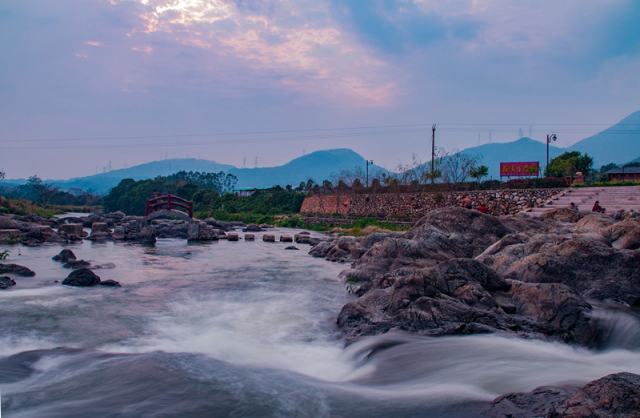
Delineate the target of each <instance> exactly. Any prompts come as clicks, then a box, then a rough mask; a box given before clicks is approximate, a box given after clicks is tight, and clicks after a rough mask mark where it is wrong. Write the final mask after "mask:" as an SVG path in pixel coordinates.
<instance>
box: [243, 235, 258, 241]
mask: <svg viewBox="0 0 640 418" xmlns="http://www.w3.org/2000/svg"><path fill="white" fill-rule="evenodd" d="M255 239H256V236H255V235H253V234H244V240H245V241H255Z"/></svg>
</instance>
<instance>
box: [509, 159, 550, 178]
mask: <svg viewBox="0 0 640 418" xmlns="http://www.w3.org/2000/svg"><path fill="white" fill-rule="evenodd" d="M539 172H540V164H539V163H538V162H537V161H528V162H521V163H500V177H535V176H537V175H538V173H539Z"/></svg>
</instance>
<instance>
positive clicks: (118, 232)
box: [112, 226, 126, 240]
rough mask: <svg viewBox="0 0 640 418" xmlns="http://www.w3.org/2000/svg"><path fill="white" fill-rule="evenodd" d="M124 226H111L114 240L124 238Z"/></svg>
mask: <svg viewBox="0 0 640 418" xmlns="http://www.w3.org/2000/svg"><path fill="white" fill-rule="evenodd" d="M125 234H126V231H125V228H124V227H123V226H116V227H115V228H113V234H112V235H113V239H116V240H123V239H125Z"/></svg>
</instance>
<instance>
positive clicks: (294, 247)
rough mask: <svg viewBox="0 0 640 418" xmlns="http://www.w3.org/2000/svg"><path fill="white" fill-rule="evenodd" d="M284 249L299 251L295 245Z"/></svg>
mask: <svg viewBox="0 0 640 418" xmlns="http://www.w3.org/2000/svg"><path fill="white" fill-rule="evenodd" d="M284 249H285V250H299V248H297V247H296V246H294V245H289V246H288V247H285V248H284Z"/></svg>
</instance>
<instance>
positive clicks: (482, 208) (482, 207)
mask: <svg viewBox="0 0 640 418" xmlns="http://www.w3.org/2000/svg"><path fill="white" fill-rule="evenodd" d="M478 212H482V213H489V208H488V207H487V205H485V204H484V203H483V204H481V205H480V207H479V208H478Z"/></svg>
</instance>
